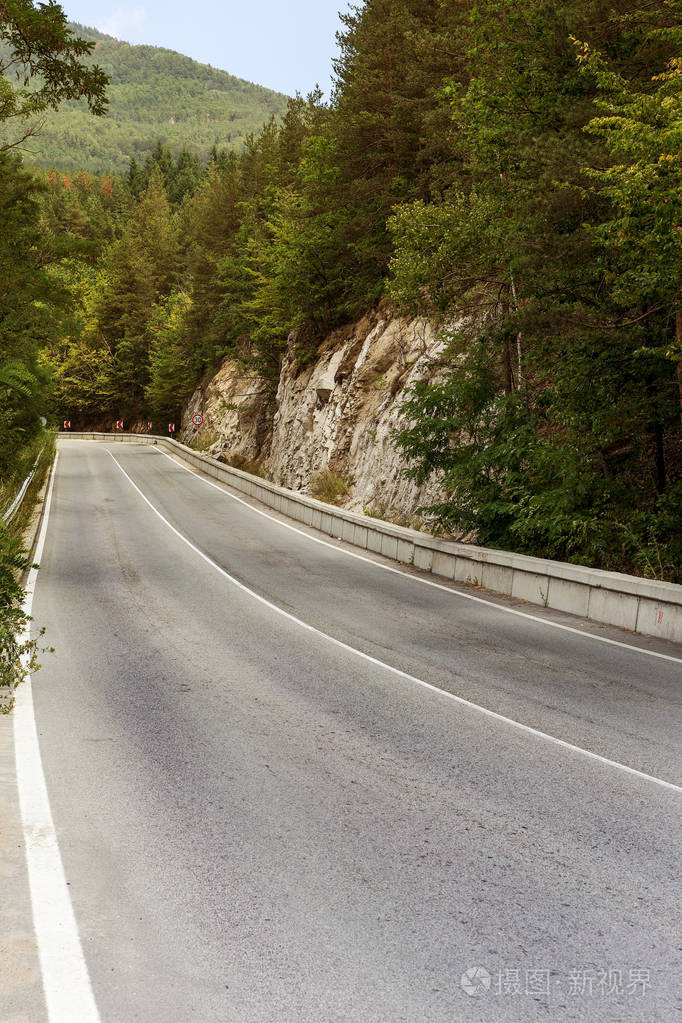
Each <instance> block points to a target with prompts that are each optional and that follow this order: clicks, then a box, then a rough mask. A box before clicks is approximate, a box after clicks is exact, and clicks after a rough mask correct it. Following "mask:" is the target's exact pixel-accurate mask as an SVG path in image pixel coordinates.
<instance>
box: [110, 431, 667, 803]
mask: <svg viewBox="0 0 682 1023" xmlns="http://www.w3.org/2000/svg"><path fill="white" fill-rule="evenodd" d="M107 451H108V453H109V455H110V456H111V458H112V459H113V460H114V462H115V463H116V465H117V466H118V468H119V469H120V470H121V472H122V473H123V475H124V476H125V478H126V479H127V480H128V482H129V483H130V485H131V486H132V487H133V488H134V489H135V490H136V491H137V493H138V494H139V495H140V497H141V498H142V500H143V501H144V502H145V504H146V505H148V507H149V508H151V510H152V511H153V512H154V514H155V515H156V516H158V518H159V519H161V521H162V522H163V524H164V525H165V526H167V527H168V529H170V531H171V532H172V533H174V534H175V536H177V537H178V539H179V540H182V542H183V543H184V544H186V545H187V546H188V547H189V548H190V550H192V551H194V553H195V554H198V555H199V557H200V558H202V559H203V560H204V561H205V562H206V564H208V565H210V566H211V568H214V569H215V570H216V572H219V573H220V574H221V575H222V576H224V577H225V579H227V580H228V581H229V582H230V583H232V585H233V586H236V587H237V588H238V589H240V590H241V591H242V592H243V593H246V594H248V595H249V596H250V597H252V598H253V599H254V600H257V601H258V602H259V603H260V604H263V605H264V606H265V607H267V608H270V610H272V611H274V612H276V614H278V615H281V616H282V617H283V618H286V619H287V620H288V621H290V622H292V623H293V624H294V625H296V626H297V627H299V628H301V629H305V630H306V631H307V632H311V633H312V634H313V635H315V636H319V637H320V638H321V639H323V640H325V641H326V642H328V643H332V644H333V645H334V646H336V647H338V648H339V649H341V650H345V651H346V652H347V653H350V654H352V655H353V656H355V657H359V658H361V659H362V660H363V661H367V662H369V663H370V664H374V665H376V666H377V667H379V668H383V669H385V670H386V671H389V672H391V673H392V674H394V675H397V676H398V677H399V678H402V679H405V680H406V681H408V682H412V683H413V684H415V685H418V686H422V687H423V688H424V689H429V690H430V691H431V692H433V693H438V694H439V695H440V696H444V697H446V698H447V699H449V700H453V701H454V702H455V703H458V704H460V705H461V706H463V707H468V708H469V709H470V710H475V711H477V712H478V713H480V714H484V715H485V716H486V717H489V718H492V719H493V720H494V721H500V722H502V723H503V724H505V725H510V726H512V727H513V728H517V729H518V730H519V731H522V732H525V733H526V734H527V735H533V736H535V737H536V738H539V739H543V740H545V741H547V742H551V743H553V744H554V745H555V746H560V747H561V748H562V749H567V750H571V752H573V753H579V754H581V755H582V756H585V757H589V758H590V759H591V760H596V761H598V762H599V763H601V764H605V765H606V766H608V767H614V768H616V769H617V770H619V771H623V772H625V773H626V774H630V775H634V776H635V777H637V778H642V779H644V780H645V781H648V782H653V783H654V784H655V785H659V786H661V787H662V788H665V789H670V790H672V791H673V792H682V787H681V786H679V785H674V784H673V783H672V782H669V781H665V780H664V779H663V778H656V777H655V776H654V775H651V774H645V773H644V772H643V771H637V770H635V768H634V767H628V766H627V765H626V764H621V763H619V762H618V761H616V760H609V759H608V757H602V756H600V755H599V754H598V753H592V751H591V750H586V749H583V747H582V746H574V745H573V743H570V742H566V741H565V740H564V739H558V738H557V737H556V736H554V735H548V734H547V733H546V732H541V731H539V729H537V728H531V726H530V725H524V724H522V723H521V722H520V721H515V720H514V719H513V718H508V717H505V716H504V715H503V714H498V713H497V712H496V711H493V710H488V708H487V707H482V706H480V705H479V704H477V703H472V702H471V700H465V699H464V698H463V697H462V696H456V695H455V694H454V693H450V692H448V690H447V689H441V688H440V687H439V686H435V685H433V684H432V683H431V682H425V681H424V680H423V679H420V678H417V677H416V675H410V674H408V673H407V672H406V671H401V670H400V669H399V668H394V667H393V665H391V664H387V663H386V661H380V660H379V659H378V658H376V657H372V656H371V655H370V654H366V653H364V651H362V650H358V649H357V648H356V647H353V646H349V644H348V643H343V642H342V641H341V640H340V639H335V637H334V636H330V635H329V634H328V633H326V632H322V631H321V630H320V629H316V628H315V626H314V625H309V624H308V622H304V621H302V619H300V618H297V617H296V616H295V615H292V614H290V613H289V611H285V610H284V609H283V608H281V607H278V606H277V604H273V603H272V602H271V601H269V600H267V599H266V598H265V597H261V595H260V594H259V593H256V592H255V591H254V590H252V589H250V588H249V587H248V586H245V585H244V583H241V582H240V581H239V580H238V579H235V577H234V576H232V575H230V573H229V572H226V571H225V569H224V568H222V567H221V566H220V565H219V564H218V563H217V562H216V561H214V560H213V558H210V557H209V556H208V554H204V552H203V551H202V550H200V549H199V548H198V547H196V546H195V544H193V543H192V541H191V540H189V539H188V538H187V537H186V536H185V535H184V534H183V533H181V532H180V531H179V530H178V529H176V528H175V526H173V525H172V524H171V523H170V522H169V521H168V519H167V518H165V516H164V515H162V513H161V512H160V511H159V510H158V508H155V507H154V505H153V504H152V503H151V501H150V500H149V498H148V497H146V496H145V495H144V494H143V492H142V491H141V490H140V488H139V487H138V485H137V483H135V482H134V480H132V479H131V478H130V476H129V475H128V473H127V472H126V471H125V469H124V468H123V466H122V465H121V463H120V462H119V461H118V459H117V458H116V457H115V456H114V454H113V453H112V452H111V451H109V449H107Z"/></svg>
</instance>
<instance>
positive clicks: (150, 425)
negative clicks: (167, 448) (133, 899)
mask: <svg viewBox="0 0 682 1023" xmlns="http://www.w3.org/2000/svg"><path fill="white" fill-rule="evenodd" d="M151 428H152V424H151V423H147V432H149V430H151Z"/></svg>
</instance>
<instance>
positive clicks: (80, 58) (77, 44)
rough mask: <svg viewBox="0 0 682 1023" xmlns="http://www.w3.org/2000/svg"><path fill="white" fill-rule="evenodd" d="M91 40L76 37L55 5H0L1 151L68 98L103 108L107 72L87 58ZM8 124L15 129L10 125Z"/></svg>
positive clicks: (28, 0)
mask: <svg viewBox="0 0 682 1023" xmlns="http://www.w3.org/2000/svg"><path fill="white" fill-rule="evenodd" d="M94 48H95V44H94V43H93V42H90V41H88V40H87V39H84V38H83V37H82V36H76V35H74V34H73V32H72V30H71V26H69V25H68V23H67V21H66V17H65V15H64V12H63V10H62V8H61V7H60V6H59V5H58V4H56V3H52V2H51V3H45V4H43V3H41V4H38V6H37V7H36V6H34V4H33V0H2V3H0V151H2V150H7V149H10V148H14V147H16V146H18V145H20V144H21V143H23V142H25V141H26V139H27V138H29V137H31V136H32V135H35V134H36V131H37V130H38V123H39V122H37V121H36V118H38V117H39V116H40V115H42V114H44V112H45V111H46V110H48V109H49V108H51V109H52V110H56V109H57V108H58V107H59V105H60V104H61V103H63V102H65V101H68V100H72V101H75V100H79V99H84V100H85V103H86V105H87V109H88V110H89V112H90V113H93V114H103V113H104V111H105V110H106V105H107V101H106V98H105V87H106V85H107V76H106V74H105V73H104V72H103V71H102V69H101V67H99V65H97V64H91V63H90V62H89V61H88V56H89V55H90V53H91V52H92V51H93V50H94ZM8 122H11V123H12V125H14V124H15V122H16V124H17V127H15V128H13V129H10V128H9V125H8Z"/></svg>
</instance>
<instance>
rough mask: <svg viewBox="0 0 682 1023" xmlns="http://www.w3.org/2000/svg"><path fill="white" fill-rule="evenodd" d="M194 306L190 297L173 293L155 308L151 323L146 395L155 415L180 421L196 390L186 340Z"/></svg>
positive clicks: (149, 324)
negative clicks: (190, 314) (185, 404)
mask: <svg viewBox="0 0 682 1023" xmlns="http://www.w3.org/2000/svg"><path fill="white" fill-rule="evenodd" d="M190 309H191V299H190V298H189V296H188V295H187V294H185V293H184V292H173V293H171V294H170V295H168V296H167V297H166V298H162V299H161V300H160V301H159V302H158V303H157V304H156V305H155V306H154V307H153V309H152V313H151V316H150V318H149V321H148V323H147V334H148V336H149V337H150V338H151V345H150V353H149V383H148V384H147V388H146V398H147V400H148V403H149V405H150V406H151V408H152V410H153V412H154V414H155V415H157V416H160V417H161V418H162V419H170V420H176V419H177V420H178V421H179V419H180V414H181V412H182V406H183V405H184V403H185V402H186V400H187V399H188V398H189V396H190V394H191V392H192V389H193V380H192V373H191V370H190V362H189V352H188V350H187V340H186V323H187V318H188V314H189V311H190Z"/></svg>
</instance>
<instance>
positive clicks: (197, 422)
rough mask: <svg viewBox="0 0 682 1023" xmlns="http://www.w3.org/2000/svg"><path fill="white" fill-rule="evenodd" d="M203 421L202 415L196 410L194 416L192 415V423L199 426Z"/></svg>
mask: <svg viewBox="0 0 682 1023" xmlns="http://www.w3.org/2000/svg"><path fill="white" fill-rule="evenodd" d="M203 421H204V417H203V416H202V415H199V413H198V412H197V414H196V415H195V416H192V422H193V423H194V425H195V426H201V424H202V423H203Z"/></svg>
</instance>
